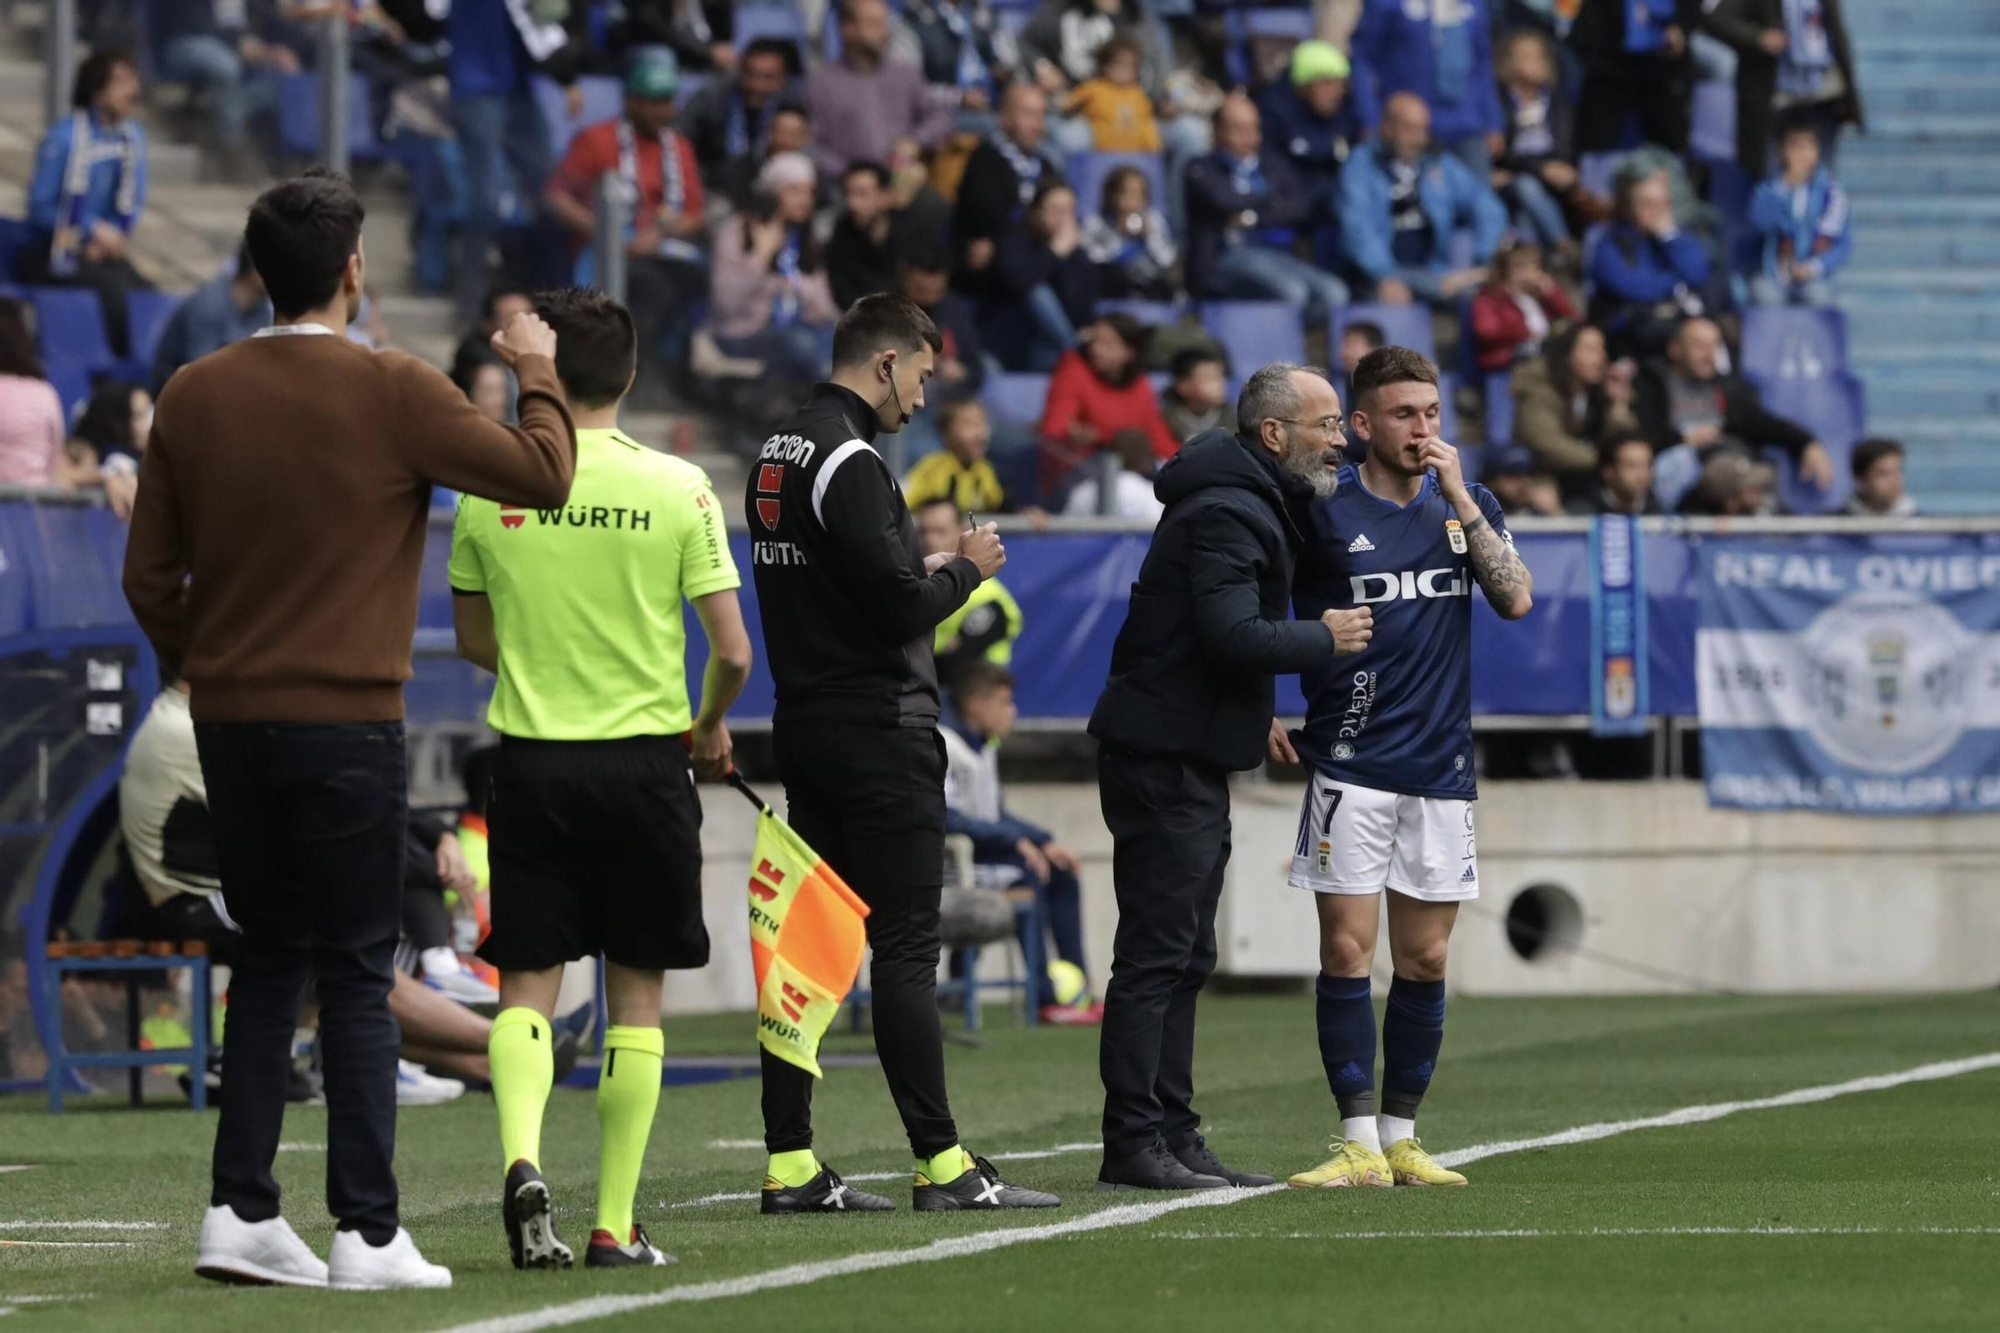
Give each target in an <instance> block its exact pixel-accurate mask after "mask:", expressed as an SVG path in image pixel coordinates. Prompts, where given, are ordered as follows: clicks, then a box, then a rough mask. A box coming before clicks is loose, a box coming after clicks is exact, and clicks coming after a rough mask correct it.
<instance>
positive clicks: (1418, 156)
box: [1340, 93, 1507, 305]
mask: <svg viewBox="0 0 2000 1333" xmlns="http://www.w3.org/2000/svg"><path fill="white" fill-rule="evenodd" d="M1340 226H1341V239H1342V243H1343V244H1344V245H1345V246H1346V248H1347V256H1348V259H1349V260H1350V261H1351V262H1352V263H1353V265H1354V267H1355V268H1356V269H1357V270H1359V272H1360V274H1361V276H1362V277H1363V279H1364V280H1366V281H1367V282H1368V283H1370V284H1371V285H1372V286H1373V287H1374V289H1375V299H1376V300H1377V301H1380V302H1382V303H1383V304H1385V305H1408V304H1410V303H1411V302H1412V301H1417V300H1422V301H1426V302H1429V303H1431V304H1433V305H1439V304H1449V303H1450V302H1452V301H1453V300H1455V299H1456V298H1457V297H1458V295H1459V294H1460V293H1461V292H1465V291H1469V290H1470V289H1472V288H1474V287H1477V286H1478V285H1479V284H1480V283H1482V282H1484V281H1486V267H1485V266H1486V263H1487V261H1489V260H1491V259H1492V258H1493V252H1494V251H1495V250H1496V249H1498V248H1499V246H1500V237H1501V235H1502V234H1503V233H1504V232H1505V231H1506V230H1507V210H1506V209H1505V208H1504V207H1502V206H1501V203H1500V200H1499V198H1498V196H1496V195H1495V194H1494V193H1493V189H1492V187H1491V186H1490V185H1488V184H1487V183H1486V177H1485V176H1483V175H1475V174H1473V171H1472V168H1470V167H1468V166H1466V165H1465V163H1463V162H1461V161H1459V159H1457V158H1456V157H1452V156H1450V155H1449V154H1446V153H1441V152H1438V151H1437V150H1436V149H1435V148H1433V147H1432V146H1431V142H1430V109H1429V108H1428V107H1426V106H1425V105H1424V103H1423V99H1422V98H1420V97H1417V96H1416V95H1415V94H1413V93H1397V94H1396V95H1395V96H1394V97H1391V98H1390V99H1389V104H1388V106H1387V107H1386V108H1384V110H1383V113H1382V132H1381V134H1380V135H1379V136H1378V137H1377V138H1376V139H1375V140H1374V142H1372V143H1366V144H1363V145H1362V146H1361V147H1359V148H1357V149H1355V150H1354V153H1353V155H1352V156H1350V157H1349V158H1348V159H1347V169H1346V170H1345V171H1343V172H1342V173H1341V176H1340ZM1460 227H1470V228H1471V229H1472V259H1473V264H1474V267H1472V268H1464V269H1453V268H1452V267H1451V236H1452V232H1454V231H1455V230H1457V229H1458V228H1460Z"/></svg>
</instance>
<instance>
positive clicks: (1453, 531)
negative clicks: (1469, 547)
mask: <svg viewBox="0 0 2000 1333" xmlns="http://www.w3.org/2000/svg"><path fill="white" fill-rule="evenodd" d="M1444 536H1445V540H1446V541H1448V542H1450V543H1451V553H1452V554H1453V555H1464V554H1465V525H1464V524H1462V523H1460V522H1459V521H1458V520H1457V519H1455V518H1448V519H1446V520H1445V521H1444Z"/></svg>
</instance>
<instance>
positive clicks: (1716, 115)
mask: <svg viewBox="0 0 2000 1333" xmlns="http://www.w3.org/2000/svg"><path fill="white" fill-rule="evenodd" d="M1693 115H1694V121H1693V127H1692V130H1691V131H1690V133H1689V135H1688V150H1689V151H1690V152H1691V153H1693V154H1694V156H1695V157H1697V158H1699V159H1701V160H1702V161H1704V162H1734V161H1735V160H1736V85H1735V84H1734V83H1733V82H1729V83H1725V82H1723V81H1722V80H1720V79H1705V80H1703V81H1702V82H1700V83H1697V84H1696V85H1695V86H1694V99H1693Z"/></svg>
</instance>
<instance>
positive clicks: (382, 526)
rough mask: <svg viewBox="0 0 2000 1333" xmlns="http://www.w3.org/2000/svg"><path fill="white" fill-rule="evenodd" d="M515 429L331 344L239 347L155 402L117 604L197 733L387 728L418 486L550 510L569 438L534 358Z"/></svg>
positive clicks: (567, 424)
mask: <svg viewBox="0 0 2000 1333" xmlns="http://www.w3.org/2000/svg"><path fill="white" fill-rule="evenodd" d="M515 373H516V376H517V377H518V378H519V380H520V383H521V396H520V418H521V424H520V426H519V427H518V428H517V427H509V426H501V425H497V424H495V423H493V422H491V421H489V420H487V419H486V418H485V417H483V416H481V415H480V414H479V413H478V412H477V411H476V410H475V409H474V408H473V406H472V405H471V404H470V403H469V402H467V401H466V399H465V395H463V394H462V393H460V392H459V391H458V389H457V388H455V387H454V386H453V385H452V383H451V381H450V380H448V379H446V378H445V377H444V376H443V375H441V374H439V373H438V372H437V371H435V370H433V369H432V368H431V367H429V366H427V365H425V364H424V363H423V362H421V361H418V360H416V359H415V358H414V357H411V356H408V355H406V354H404V353H401V352H370V351H368V350H367V349H365V348H363V347H359V346H357V345H355V344H353V343H350V342H348V341H347V339H345V338H342V337H339V336H338V335H326V334H297V335H291V336H279V337H260V338H249V339H245V340H244V341H242V342H239V343H236V344H234V345H232V346H230V347H226V348H224V349H223V350H221V351H219V352H216V353H215V354H213V355H212V356H207V357H204V358H202V359H201V360H200V361H197V362H195V363H194V364H192V365H189V366H185V367H183V368H182V369H181V370H180V371H179V372H178V373H177V374H175V376H174V377H173V379H172V380H171V381H170V382H169V383H168V384H167V387H166V389H165V391H164V392H162V393H161V395H160V401H159V405H158V408H157V411H156V413H155V415H154V418H153V434H152V438H151V441H150V443H149V444H148V445H147V448H146V453H145V458H144V461H143V462H142V464H141V465H140V470H139V494H138V499H137V501H136V502H135V506H134V509H133V513H132V532H131V535H130V537H129V538H128V540H127V542H126V547H125V596H126V599H127V600H128V601H129V602H130V603H131V604H132V611H133V614H134V615H135V616H136V617H137V618H138V621H139V625H140V627H141V628H142V629H144V630H145V632H146V635H147V637H148V638H150V639H151V640H152V642H153V646H154V648H155V649H156V650H158V652H159V656H160V665H161V666H162V668H164V669H166V670H169V671H175V672H178V673H179V674H180V675H182V676H184V677H186V679H187V680H188V682H189V683H190V684H191V685H192V686H193V687H194V690H193V698H192V702H193V706H194V716H195V720H196V721H198V722H385V721H392V720H395V719H398V718H400V717H402V716H403V682H404V681H406V680H408V679H409V678H410V642H411V639H412V637H413V636H414V634H415V632H416V625H417V593H418V583H419V575H420V573H421V571H422V568H423V560H424V538H425V535H426V533H427V531H428V528H429V522H428V517H429V512H430V499H431V485H432V483H436V484H438V485H441V486H450V487H452V488H454V489H456V490H461V491H467V492H470V493H471V494H474V495H480V496H485V497H487V498H489V499H493V500H497V501H499V502H500V503H502V504H514V505H523V506H529V507H534V508H542V509H552V508H556V507H558V506H560V505H561V504H562V503H563V502H564V501H565V500H566V499H567V498H568V497H569V487H570V482H571V480H572V479H573V478H574V477H575V474H576V430H575V427H574V425H573V424H572V423H571V421H570V417H569V409H568V407H567V405H566V404H565V402H564V400H563V395H562V388H561V386H560V384H559V383H558V382H557V380H556V371H555V365H554V363H553V362H551V361H549V360H548V359H547V358H546V357H524V358H523V359H522V360H521V363H520V364H519V365H518V366H517V367H516V368H515Z"/></svg>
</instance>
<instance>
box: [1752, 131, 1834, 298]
mask: <svg viewBox="0 0 2000 1333" xmlns="http://www.w3.org/2000/svg"><path fill="white" fill-rule="evenodd" d="M1778 162H1779V170H1778V174H1777V175H1775V176H1773V177H1771V179H1769V180H1767V181H1765V182H1764V183H1763V184H1762V185H1760V186H1758V187H1757V193H1756V196H1755V197H1754V198H1752V199H1751V200H1750V225H1751V227H1753V228H1754V229H1755V230H1756V232H1757V234H1758V235H1759V236H1760V237H1762V238H1763V242H1764V268H1763V271H1762V272H1761V273H1759V274H1758V275H1757V276H1756V277H1754V278H1752V279H1751V280H1750V296H1751V299H1753V300H1754V301H1756V302H1757V304H1758V305H1832V304H1833V274H1834V271H1835V270H1836V269H1838V268H1839V267H1840V266H1841V265H1842V264H1844V263H1846V262H1847V256H1848V254H1849V252H1850V251H1851V250H1852V249H1853V238H1852V237H1851V236H1850V235H1849V234H1848V220H1849V219H1848V206H1847V192H1846V191H1845V190H1843V189H1841V188H1840V183H1839V182H1838V181H1836V180H1834V178H1833V173H1832V172H1830V171H1828V170H1827V169H1826V168H1825V167H1823V166H1821V165H1820V158H1819V131H1818V129H1817V128H1816V127H1815V126H1814V125H1813V124H1812V123H1811V122H1810V121H1806V120H1797V121H1794V122H1792V123H1791V124H1789V125H1787V126H1786V127H1785V129H1784V131H1783V132H1782V133H1781V134H1780V135H1779V138H1778Z"/></svg>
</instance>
